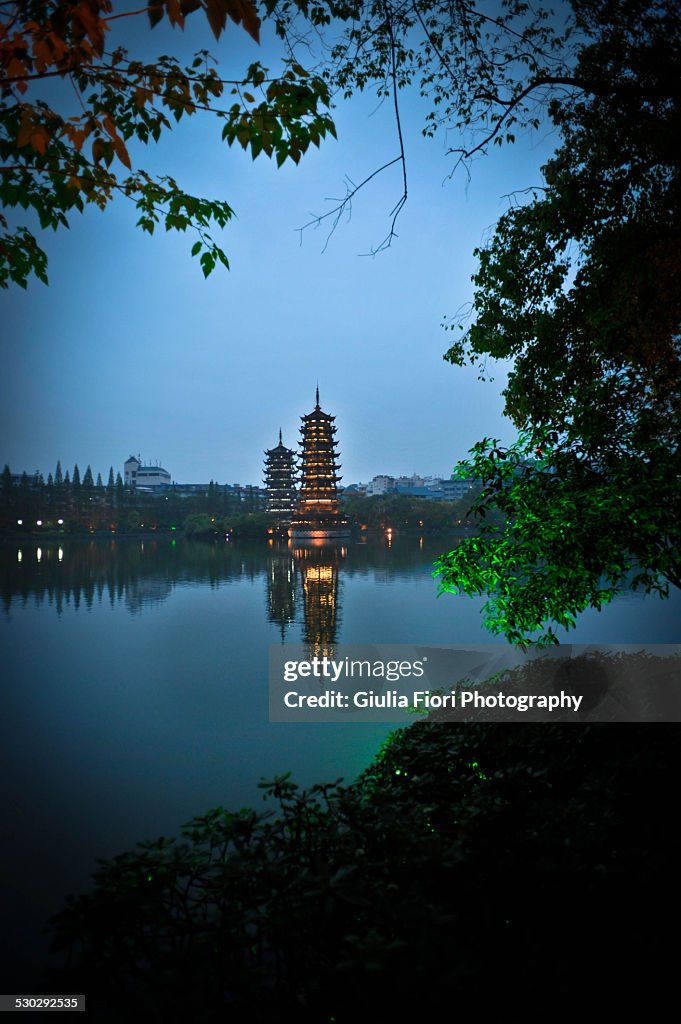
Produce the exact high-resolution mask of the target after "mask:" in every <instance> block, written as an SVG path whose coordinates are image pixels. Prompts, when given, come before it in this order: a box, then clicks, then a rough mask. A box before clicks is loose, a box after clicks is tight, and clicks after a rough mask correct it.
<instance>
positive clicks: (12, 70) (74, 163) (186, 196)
mask: <svg viewBox="0 0 681 1024" xmlns="http://www.w3.org/2000/svg"><path fill="white" fill-rule="evenodd" d="M271 6H272V5H271V4H265V5H264V7H265V9H267V8H268V7H271ZM199 10H202V11H203V12H204V13H205V15H206V17H207V19H208V22H209V24H210V27H211V29H212V31H213V33H214V35H215V37H216V39H218V38H219V37H220V35H221V34H222V32H223V30H224V29H225V26H226V24H227V21H228V20H229V21H232V22H236V23H237V24H242V25H243V27H244V28H245V30H246V31H247V32H248V33H249V35H251V36H252V37H253V38H254V39H256V40H257V39H258V38H259V31H260V17H259V15H258V12H257V9H256V6H255V4H254V3H253V2H252V0H151V3H149V4H148V6H146V7H143V8H142V9H141V10H137V11H131V12H127V13H121V14H115V13H114V12H113V4H112V3H111V0H77V2H70V0H32V2H30V3H23V2H17V3H11V2H10V3H5V4H2V5H0V90H1V92H2V101H3V104H2V108H1V110H0V204H2V206H3V207H5V208H19V209H22V210H31V211H33V213H34V214H35V216H36V217H37V220H38V222H39V224H40V227H41V229H43V230H45V229H47V228H52V229H54V230H57V229H58V228H62V227H67V226H68V223H69V216H70V215H71V214H72V213H74V212H82V211H83V210H84V208H85V207H86V205H88V204H94V205H95V206H97V207H99V208H100V209H104V208H105V207H106V206H107V205H108V203H109V202H110V201H111V200H112V199H113V198H114V197H115V196H116V195H123V196H125V197H126V198H128V199H129V200H131V201H132V202H133V203H134V205H135V207H136V209H137V211H138V213H139V219H138V221H137V223H138V226H139V227H141V228H142V229H143V230H144V231H148V232H149V233H152V232H153V231H154V229H155V227H156V225H158V224H162V225H163V226H164V227H165V228H166V230H171V229H172V230H176V231H186V230H187V229H188V228H192V229H194V232H195V233H196V235H197V239H196V241H195V242H194V244H193V246H192V255H194V256H199V254H200V263H201V268H202V270H203V273H204V275H206V276H208V274H210V273H211V271H212V270H213V269H214V267H215V266H216V264H217V263H222V264H223V265H225V266H227V265H228V261H227V257H226V255H225V253H224V252H223V250H222V249H221V248H220V246H219V245H218V244H217V243H216V242H215V240H214V239H213V237H212V236H211V234H210V230H211V229H212V228H213V226H217V227H218V228H222V227H224V226H225V224H226V223H227V221H228V220H229V219H230V218H231V216H232V209H231V207H230V206H229V204H228V203H227V202H225V201H223V200H210V199H206V198H204V197H201V196H195V195H192V194H191V193H189V192H186V191H185V190H184V189H183V188H182V187H181V186H180V185H179V184H178V183H177V182H176V181H175V180H174V179H173V178H172V177H171V176H169V175H161V176H158V177H153V176H152V175H150V174H149V173H148V172H146V171H145V170H144V169H143V168H134V167H133V156H132V154H131V150H130V148H129V143H130V142H131V140H134V141H136V142H137V143H141V144H144V145H146V144H148V143H150V142H157V141H158V140H159V138H160V137H161V135H162V134H163V133H164V132H166V131H168V130H170V129H171V128H172V125H173V123H176V122H178V121H180V120H181V119H182V118H183V117H189V116H194V115H198V114H199V113H207V114H212V115H213V116H214V118H215V119H216V120H217V121H218V122H219V127H220V130H221V137H222V139H223V140H225V141H226V142H227V143H228V144H229V145H230V146H231V145H233V144H234V143H235V142H236V143H238V144H239V145H240V146H241V147H242V148H243V149H245V150H249V151H250V152H251V154H252V156H253V157H254V158H255V157H256V156H257V155H258V154H259V153H261V152H263V153H265V154H266V155H267V156H270V157H274V158H275V159H276V161H277V164H278V165H281V164H282V163H284V161H285V160H287V159H291V160H293V161H294V162H295V163H297V162H298V161H299V160H300V158H301V156H302V154H303V153H305V151H306V150H307V149H308V148H309V146H310V145H319V143H320V140H321V139H322V138H323V137H324V136H325V135H326V134H327V132H334V126H333V122H332V121H331V119H330V117H329V115H328V113H327V112H326V108H327V107H328V104H329V93H328V87H327V85H326V83H325V82H324V81H323V80H322V79H321V78H319V77H316V76H313V75H309V74H308V73H307V72H306V71H305V69H304V68H303V67H301V66H300V65H299V64H298V63H297V62H296V61H295V60H293V58H292V57H290V55H286V54H285V55H284V66H283V71H282V72H281V74H280V75H278V76H277V77H272V76H271V75H270V74H269V72H268V70H267V68H264V67H263V66H262V65H261V64H260V63H258V62H256V63H254V64H252V65H251V66H250V67H249V68H248V69H247V70H246V71H245V72H244V74H243V76H242V77H241V78H240V79H238V80H232V81H226V80H224V79H222V78H221V77H220V75H219V73H218V71H217V69H216V67H215V64H214V62H213V60H212V59H211V57H210V55H209V54H208V53H207V52H206V51H201V52H200V53H197V54H196V56H195V58H194V59H193V61H192V62H191V63H190V65H189V66H188V67H183V66H182V65H181V64H180V62H179V61H178V60H177V59H176V58H174V57H170V56H162V57H159V58H158V60H157V61H155V62H153V63H145V62H144V61H140V60H137V59H135V58H134V57H133V56H131V55H129V53H128V52H127V51H126V50H125V49H123V48H121V47H116V48H112V49H109V48H107V41H108V37H109V32H110V30H111V28H112V25H113V23H114V22H115V21H116V20H117V19H120V18H126V17H135V16H140V15H144V14H145V13H147V14H148V17H149V20H150V23H151V26H152V27H153V26H154V25H156V24H158V22H160V21H161V20H163V19H164V18H167V19H168V20H169V21H170V23H171V24H172V25H173V26H176V27H179V28H182V27H184V23H185V19H186V18H187V17H189V16H191V15H192V14H194V13H195V12H196V11H199ZM51 79H62V80H64V81H65V82H66V83H67V84H68V85H69V86H70V87H71V88H70V91H69V92H67V93H64V94H63V95H66V96H71V98H72V99H73V98H75V103H74V104H73V106H72V107H70V108H68V107H67V106H66V105H65V104H66V101H65V100H64V99H63V96H62V94H61V93H57V94H55V93H54V91H52V92H51V91H50V90H49V89H48V88H46V83H47V84H48V85H49V84H50V80H51ZM57 95H59V96H60V99H57V98H56V96H57ZM46 97H47V98H46ZM227 97H229V100H228V102H227V103H226V104H225V103H224V99H225V98H227ZM126 172H127V173H126ZM0 229H4V234H3V235H2V236H0V286H5V287H6V286H7V285H8V283H9V282H10V281H11V282H15V283H16V284H19V285H21V286H22V287H26V285H27V282H28V279H29V276H30V275H31V274H35V275H36V276H37V277H38V278H39V279H40V280H42V281H45V282H46V281H47V258H46V256H45V253H44V251H43V250H42V249H41V248H40V245H39V243H38V241H37V239H36V237H35V235H34V234H33V233H32V231H31V230H29V228H28V227H27V226H24V225H19V226H11V225H10V223H9V222H8V220H7V218H6V217H4V216H0Z"/></svg>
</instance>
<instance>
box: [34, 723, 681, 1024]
mask: <svg viewBox="0 0 681 1024" xmlns="http://www.w3.org/2000/svg"><path fill="white" fill-rule="evenodd" d="M678 739H679V733H678V729H677V727H676V726H659V725H658V726H638V725H629V726H595V725H592V726H579V725H562V726H561V725H555V726H548V725H527V726H516V725H489V724H468V725H445V724H433V723H427V722H426V723H417V724H415V725H413V726H411V727H410V728H408V729H405V730H402V731H400V732H397V733H395V734H394V735H393V736H392V737H391V739H390V740H389V741H388V742H387V744H385V746H384V747H383V748H382V750H381V751H380V752H379V754H378V756H377V757H376V758H375V760H374V761H373V763H372V764H371V766H370V767H369V768H368V770H367V771H366V772H364V773H363V775H362V776H360V778H359V779H358V780H357V781H356V782H355V783H354V784H352V785H349V786H343V785H341V784H340V783H333V784H329V785H318V786H314V787H313V788H312V789H310V790H308V791H301V790H299V789H298V788H297V787H296V786H295V785H294V784H293V783H292V782H291V780H290V779H289V778H288V777H286V776H284V777H281V778H278V779H275V780H274V781H272V782H269V783H263V784H262V787H263V790H264V795H265V796H266V797H268V798H270V802H272V801H273V802H274V804H275V806H276V808H277V810H276V812H274V811H271V810H266V811H264V812H262V813H257V812H256V811H253V810H241V811H239V812H237V813H229V812H226V811H224V810H222V809H216V810H213V811H211V812H209V813H208V814H206V815H204V816H202V817H198V818H195V819H194V820H193V821H191V822H190V823H189V824H188V825H187V826H185V827H184V829H183V830H182V833H181V836H180V837H179V838H177V839H167V838H162V839H158V840H156V841H153V842H148V843H143V844H140V845H139V847H138V848H137V850H136V851H134V852H131V853H126V854H122V855H121V856H119V857H116V858H114V859H113V860H111V861H108V862H106V863H102V864H101V865H100V867H99V869H98V871H97V873H96V876H95V885H94V888H93V891H92V892H91V893H89V894H88V895H84V896H80V897H78V898H75V899H72V900H71V901H70V903H69V905H68V906H67V907H66V908H65V909H64V910H63V911H62V913H61V914H60V915H59V916H58V917H57V918H56V919H55V921H54V924H53V932H54V939H55V947H58V948H61V949H69V950H70V951H71V953H72V954H74V955H75V957H76V960H75V962H76V966H75V968H72V969H70V971H68V972H62V973H61V974H60V976H59V981H60V985H61V987H62V988H63V986H64V985H66V987H67V988H68V989H70V990H73V991H76V990H77V991H85V992H87V993H88V1000H89V1006H88V1009H89V1011H90V1013H91V1015H92V1016H93V1018H94V1019H100V1020H118V1019H123V1016H122V1015H123V1008H124V1007H125V1006H126V1005H130V1001H131V1000H132V999H134V1000H135V1002H136V1003H137V1005H139V1006H141V1008H142V1011H143V1013H144V1014H145V1016H146V1019H148V1020H175V1019H185V1020H192V1021H217V1020H227V1019H229V1020H237V1021H238V1020H249V1021H292V1020H296V1021H320V1022H321V1021H336V1022H344V1021H354V1019H355V1017H356V1016H357V1013H358V1007H361V1008H362V1010H363V1016H366V1015H368V1014H371V1013H379V1014H380V1017H381V1019H389V1018H390V1017H391V1018H392V1019H393V1020H401V1019H405V1020H406V1019H411V1017H410V1016H409V1015H408V1014H407V1009H406V1008H407V1007H408V1006H411V1005H413V1002H414V1000H415V999H416V1000H417V1001H418V1003H419V1004H420V1005H421V1006H422V1007H426V1006H428V1005H436V1004H438V1003H440V1004H441V1002H442V1000H443V999H446V1000H449V1001H450V1002H451V1006H452V1007H455V1006H456V1007H458V1008H459V1009H462V1008H465V1007H470V1006H474V1007H476V1008H477V1009H478V1010H481V1009H485V1008H487V1009H490V1008H494V1007H497V1008H499V1007H502V1006H504V1005H507V1004H508V1001H509V999H510V1000H511V1002H512V1003H516V1004H517V1003H518V1002H522V1001H523V999H524V998H526V999H527V1004H528V1006H529V1005H531V1004H534V1003H536V1001H537V1000H542V999H544V998H550V999H551V1004H552V1005H555V1001H556V1000H560V999H566V998H568V997H573V996H574V994H575V991H576V989H575V986H576V985H577V986H578V987H579V989H581V990H584V989H585V988H586V987H587V986H594V985H595V986H597V987H598V988H599V989H601V990H602V991H603V992H605V991H606V990H607V989H608V987H609V986H611V985H612V984H613V972H615V973H616V975H617V976H620V975H622V974H623V972H624V973H625V975H626V977H627V984H628V985H629V986H631V985H632V984H636V983H641V982H642V979H645V977H646V976H647V975H646V972H647V971H648V970H649V969H651V965H653V964H654V965H655V970H660V969H661V965H662V963H663V961H664V958H665V949H664V943H663V941H662V937H663V934H664V933H663V931H660V929H659V928H658V927H657V916H658V914H659V913H660V905H659V903H658V900H659V899H660V898H662V895H663V893H664V894H666V893H667V887H668V886H669V885H671V878H672V869H675V868H676V865H677V864H678V859H679V858H678V854H679V839H678V835H677V831H676V830H675V829H674V828H673V818H674V814H673V813H672V808H673V807H674V805H675V799H674V798H675V787H674V783H673V781H672V772H671V768H672V766H673V764H674V756H675V751H676V748H677V746H678ZM665 898H667V897H666V896H665ZM642 937H644V939H645V941H642ZM637 979H638V982H637ZM53 981H54V979H53ZM79 986H80V987H79ZM55 991H56V989H55ZM64 991H66V989H64ZM629 991H630V989H629ZM523 992H524V993H526V997H525V996H523V995H522V993H523Z"/></svg>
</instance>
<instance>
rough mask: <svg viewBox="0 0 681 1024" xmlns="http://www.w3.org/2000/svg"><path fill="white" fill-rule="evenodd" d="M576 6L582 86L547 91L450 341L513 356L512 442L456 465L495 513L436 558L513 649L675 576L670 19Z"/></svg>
mask: <svg viewBox="0 0 681 1024" xmlns="http://www.w3.org/2000/svg"><path fill="white" fill-rule="evenodd" d="M576 9H577V11H578V13H579V14H580V17H581V18H582V19H584V27H585V29H586V30H588V32H589V34H590V36H591V37H592V38H591V41H589V43H588V44H585V45H584V46H583V47H582V49H581V51H580V53H579V59H578V62H577V65H576V68H575V78H576V80H577V81H579V82H581V83H588V84H583V85H582V86H581V87H580V92H579V94H578V95H576V96H575V95H569V96H567V97H561V98H554V99H553V100H552V102H551V104H550V106H549V112H550V115H551V118H552V119H553V121H554V123H555V125H556V126H557V128H558V130H559V132H560V135H561V139H562V143H561V145H560V147H559V149H558V150H557V152H556V154H555V156H554V157H552V159H551V160H550V161H549V162H548V164H547V165H546V166H545V168H544V178H545V182H546V184H545V186H544V187H543V188H541V189H537V190H535V191H534V192H533V195H532V196H531V199H530V200H529V201H528V202H526V203H524V204H522V205H519V206H515V207H513V208H511V209H510V210H509V211H508V212H507V213H506V214H505V215H504V216H503V217H502V218H501V219H500V221H499V223H498V224H497V227H496V230H495V233H494V236H493V238H492V240H491V241H490V243H489V245H487V246H486V247H485V248H484V249H482V250H480V251H479V252H478V256H479V261H480V263H479V270H478V272H477V274H476V276H475V278H474V281H475V286H476V291H475V299H474V321H473V323H472V324H470V325H469V326H468V327H467V329H465V330H463V328H461V330H462V335H461V337H460V339H459V340H457V341H456V342H455V343H454V344H453V345H452V347H451V348H450V349H449V352H448V353H447V358H448V359H449V360H450V361H451V362H453V363H456V364H461V363H462V362H464V361H465V360H467V359H470V360H473V361H477V360H479V359H481V360H482V361H484V360H485V359H486V358H487V357H488V356H491V357H493V358H495V359H510V360H512V367H511V371H510V374H509V378H508V385H507V387H506V390H505V397H506V411H507V413H508V414H509V415H510V416H511V418H512V419H513V421H514V422H515V423H516V424H517V425H518V427H520V428H521V430H522V435H521V438H520V440H519V441H518V443H517V444H516V445H514V446H513V447H512V448H511V449H510V450H506V449H504V448H502V447H500V446H499V444H498V443H496V442H494V441H490V440H487V439H485V440H484V441H482V442H481V443H480V444H479V445H476V447H475V448H474V449H473V450H472V455H473V458H472V460H471V462H470V463H469V464H467V471H468V472H474V473H475V474H476V475H477V476H478V477H479V478H481V479H482V480H483V481H484V483H485V489H484V491H483V494H482V495H481V498H480V500H479V502H478V505H477V511H478V512H479V513H480V514H483V515H484V514H486V513H489V512H490V511H491V510H498V511H501V512H502V513H503V520H502V522H501V523H499V522H497V524H496V525H490V526H488V527H487V528H485V529H484V530H483V536H482V537H481V538H479V539H476V540H469V541H467V542H466V543H465V544H463V545H461V546H460V547H459V548H458V549H457V550H456V551H454V552H451V553H450V554H449V555H446V556H443V557H442V558H441V559H440V561H439V564H438V568H439V571H440V572H441V574H442V588H443V589H444V590H456V591H462V592H464V593H468V594H485V593H486V594H488V595H489V598H490V600H489V601H488V604H487V625H488V626H489V627H490V628H491V629H492V630H493V631H494V632H502V633H504V634H505V635H506V636H507V637H508V638H509V639H510V640H512V641H516V642H525V641H527V640H530V639H537V640H540V641H546V640H555V634H554V631H553V629H552V628H551V624H552V623H553V624H556V623H557V624H559V625H562V626H569V625H572V624H573V623H574V618H575V615H576V614H577V613H578V612H579V611H581V610H582V609H584V608H585V607H587V606H592V607H596V608H599V607H600V606H601V604H603V603H604V602H605V601H608V600H610V598H611V597H612V596H613V595H614V594H615V593H617V592H618V591H619V590H621V589H622V587H624V586H626V585H632V586H634V587H638V588H642V589H644V590H645V591H657V592H659V593H662V594H665V593H666V592H667V589H668V585H669V584H670V583H672V584H675V585H677V586H679V585H681V516H680V514H679V509H680V508H681V451H680V449H679V424H680V423H681V383H680V375H679V368H680V367H679V358H680V356H681V346H680V337H681V334H680V331H679V323H680V319H681V259H680V257H679V252H680V250H679V237H680V230H679V224H680V223H681V217H680V214H681V178H680V176H679V158H678V149H677V147H676V144H675V134H676V127H675V126H676V125H678V122H679V115H680V113H681V112H680V110H679V98H680V94H679V81H681V15H680V13H679V9H678V7H676V6H675V5H671V4H666V3H659V4H658V3H645V2H639V0H632V2H626V0H623V2H621V3H615V4H611V3H605V2H600V0H597V2H592V3H588V4H582V3H579V4H577V5H576Z"/></svg>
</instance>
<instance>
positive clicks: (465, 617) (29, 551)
mask: <svg viewBox="0 0 681 1024" xmlns="http://www.w3.org/2000/svg"><path fill="white" fill-rule="evenodd" d="M447 546H448V545H447V544H446V541H443V540H442V539H432V538H428V537H426V538H418V537H414V538H408V539H406V538H402V537H400V536H398V535H396V536H393V537H391V538H390V540H389V542H388V540H387V539H385V538H383V539H381V540H379V541H376V542H372V541H369V542H367V541H363V542H362V543H349V544H347V543H346V544H345V545H344V546H343V547H336V548H330V549H327V548H324V547H319V546H318V547H315V548H310V549H305V548H296V549H293V548H291V547H290V546H288V545H285V544H277V543H274V544H271V545H267V544H244V543H234V542H230V543H229V544H220V545H214V544H201V543H198V542H196V543H189V542H186V541H183V540H178V541H177V542H176V541H175V540H172V541H171V540H165V539H155V538H153V539H148V538H147V539H145V541H134V540H129V541H126V540H116V539H112V540H109V541H106V542H101V541H96V540H89V541H73V540H69V539H60V540H59V542H58V543H56V542H55V543H50V542H49V541H45V540H44V539H42V538H41V545H40V548H38V547H37V545H31V544H30V543H26V542H25V541H22V547H21V549H19V548H18V547H17V546H12V545H4V546H2V547H0V607H1V608H3V609H4V614H2V615H0V636H1V637H2V642H3V652H4V653H3V656H2V657H3V661H2V663H3V668H4V672H3V683H2V689H1V690H0V811H1V812H2V820H3V828H4V830H5V835H6V836H9V837H11V841H10V842H9V843H5V845H4V848H3V865H2V867H3V871H2V881H1V882H0V900H1V901H2V904H3V905H4V906H5V907H6V917H7V928H6V930H5V934H6V935H8V936H11V942H9V943H8V944H7V948H2V947H0V962H4V963H5V965H6V966H7V969H8V970H9V969H11V970H12V971H13V972H14V975H13V977H15V980H16V977H17V976H18V975H20V973H21V963H20V962H19V960H20V959H21V958H22V957H23V958H24V959H25V960H26V961H27V962H29V963H30V961H31V959H32V958H33V959H35V958H39V955H41V952H40V951H41V950H42V949H43V945H44V944H43V943H42V940H38V939H37V938H36V936H37V934H38V931H39V928H40V926H41V924H42V923H43V922H44V920H45V918H46V916H47V915H48V914H49V913H50V912H51V911H52V910H54V909H57V908H58V906H59V905H60V904H61V901H62V897H63V894H64V893H65V892H66V891H74V890H75V891H77V890H79V889H82V888H83V887H84V885H85V884H86V881H87V878H88V876H89V874H90V872H91V871H92V868H93V867H94V862H95V858H96V857H106V856H111V855H112V854H114V853H117V852H119V851H121V850H123V849H127V848H129V847H131V846H132V845H133V844H134V843H135V842H136V841H138V840H141V839H144V838H149V837H154V836H157V835H160V834H166V835H168V834H173V833H174V832H175V831H176V830H177V828H178V826H179V825H180V824H181V823H182V822H184V821H186V820H187V819H189V818H190V817H191V816H192V815H194V814H197V813H202V812H203V811H205V810H206V809H208V808H209V807H212V806H217V805H220V804H221V805H224V806H228V807H234V808H238V807H240V806H243V805H244V804H257V802H258V800H259V797H258V790H257V782H258V780H259V779H260V778H262V777H266V778H272V777H273V776H274V775H275V774H280V773H282V772H285V771H289V770H290V771H292V772H293V777H294V778H295V779H296V780H298V781H299V782H301V783H302V784H304V785H307V784H310V783H312V782H313V781H318V780H330V779H336V778H338V777H339V776H344V777H345V778H352V777H354V776H355V775H356V774H357V773H358V772H359V771H361V769H362V768H363V767H365V765H366V764H367V763H368V761H369V759H370V758H371V756H372V754H373V753H374V752H375V750H376V748H377V746H378V744H379V743H380V741H381V740H382V739H383V738H384V737H385V736H386V734H387V733H388V731H389V726H386V725H383V726H382V725H373V724H367V723H353V724H349V723H342V724H341V723H339V724H337V725H336V724H326V725H301V724H297V725H296V724H285V725H284V724H271V723H269V722H268V703H267V653H268V645H269V644H281V643H287V642H288V643H293V642H297V643H300V642H302V643H306V644H307V645H308V646H309V648H310V649H311V651H314V652H315V653H326V654H329V653H331V652H332V651H333V649H334V646H335V645H336V644H338V643H362V642H366V643H418V644H429V643H433V644H443V643H451V644H460V643H481V642H488V641H490V640H491V639H493V638H491V637H490V636H489V634H487V633H485V632H484V631H483V630H482V629H481V625H480V614H479V609H480V606H481V604H482V601H471V600H468V599H465V598H455V597H452V596H451V595H445V596H443V597H441V598H439V599H437V598H436V591H437V584H436V582H435V581H434V580H433V578H432V575H431V574H432V562H433V559H434V558H435V556H436V555H437V554H438V553H440V551H442V550H443V549H445V548H446V547H447ZM38 552H39V554H38ZM680 611H681V600H680V595H679V592H678V591H676V592H675V593H674V594H673V596H672V598H671V600H670V601H668V602H661V601H659V600H657V599H655V598H646V599H643V598H642V597H641V596H640V595H626V596H624V597H622V598H619V599H617V600H616V601H615V602H613V604H612V605H611V606H609V607H608V608H606V609H605V610H604V611H603V612H602V613H600V614H599V613H597V612H587V613H585V614H584V615H583V616H582V617H581V618H580V620H579V625H578V628H577V629H576V630H574V631H572V632H571V633H570V634H568V635H567V637H566V639H567V640H569V641H570V642H575V643H613V644H615V643H622V642H626V643H638V642H640V643H662V642H668V643H678V642H679V641H680V640H681V636H680V630H679V625H678V623H679V621H680V620H681V615H680V614H679V612H680ZM499 642H502V641H499ZM22 936H23V938H22ZM0 941H1V940H0ZM18 958H19V960H18ZM15 987H16V985H15ZM4 991H12V988H8V989H5V990H4Z"/></svg>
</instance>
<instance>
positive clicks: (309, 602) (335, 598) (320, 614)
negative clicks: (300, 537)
mask: <svg viewBox="0 0 681 1024" xmlns="http://www.w3.org/2000/svg"><path fill="white" fill-rule="evenodd" d="M346 553H347V548H345V547H344V546H342V545H310V546H305V547H302V546H301V547H296V549H295V558H296V564H297V566H298V571H299V573H300V579H301V585H302V590H303V608H304V617H305V618H304V628H303V641H304V643H305V644H307V645H308V648H309V656H310V657H318V658H323V657H329V658H332V657H333V654H334V645H335V643H336V640H337V633H338V627H339V625H340V604H339V575H340V567H341V563H342V561H343V559H344V558H345V555H346Z"/></svg>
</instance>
